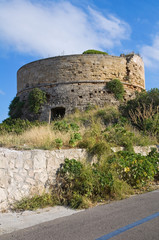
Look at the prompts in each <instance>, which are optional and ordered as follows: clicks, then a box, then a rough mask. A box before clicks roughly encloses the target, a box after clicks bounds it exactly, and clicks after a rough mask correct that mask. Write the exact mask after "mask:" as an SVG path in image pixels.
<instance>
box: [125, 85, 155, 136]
mask: <svg viewBox="0 0 159 240" xmlns="http://www.w3.org/2000/svg"><path fill="white" fill-rule="evenodd" d="M121 111H122V113H123V115H124V116H126V117H127V118H129V119H130V120H131V122H132V124H133V125H135V126H136V127H137V128H138V129H140V130H142V131H144V132H148V133H150V134H152V135H155V136H157V137H159V129H158V126H159V89H157V88H154V89H151V90H150V91H147V92H146V91H143V92H141V93H137V95H136V98H135V99H133V100H130V101H128V102H127V104H126V105H125V106H122V107H121Z"/></svg>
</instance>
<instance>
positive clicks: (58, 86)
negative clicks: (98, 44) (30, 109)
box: [17, 54, 145, 121]
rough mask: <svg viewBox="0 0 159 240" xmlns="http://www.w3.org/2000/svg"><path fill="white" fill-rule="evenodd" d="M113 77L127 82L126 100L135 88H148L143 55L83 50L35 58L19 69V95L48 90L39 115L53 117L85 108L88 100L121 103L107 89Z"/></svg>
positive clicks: (131, 95) (95, 102)
mask: <svg viewBox="0 0 159 240" xmlns="http://www.w3.org/2000/svg"><path fill="white" fill-rule="evenodd" d="M112 79H119V80H120V81H121V82H122V83H123V84H124V88H125V99H126V100H127V99H129V98H132V97H133V96H134V93H135V91H141V90H142V89H145V77H144V64H143V61H142V59H141V58H140V57H139V56H138V55H135V54H130V55H127V56H122V57H115V56H109V55H102V54H91V55H90V54H83V55H70V56H61V57H53V58H48V59H42V60H39V61H35V62H32V63H29V64H27V65H25V66H23V67H22V68H20V69H19V71H18V73H17V96H19V97H20V99H21V100H23V101H25V100H26V99H27V97H28V94H29V92H30V91H31V90H32V89H33V88H40V89H41V90H43V91H45V92H46V94H47V103H46V104H45V105H44V106H43V107H42V109H41V112H40V114H39V115H38V117H37V118H38V119H39V120H44V121H50V119H51V118H54V116H56V115H61V116H62V115H64V114H67V113H71V112H72V111H73V110H74V109H75V108H78V109H80V110H84V109H85V108H86V107H87V106H88V104H91V105H99V106H101V107H102V106H103V105H104V104H105V103H108V104H115V105H116V104H117V105H118V104H119V103H118V101H117V100H116V99H115V98H114V96H113V94H111V93H109V92H108V91H107V89H106V83H107V82H109V81H110V80H112ZM24 112H25V111H24ZM26 115H27V114H26ZM24 117H25V113H24ZM26 118H29V116H26Z"/></svg>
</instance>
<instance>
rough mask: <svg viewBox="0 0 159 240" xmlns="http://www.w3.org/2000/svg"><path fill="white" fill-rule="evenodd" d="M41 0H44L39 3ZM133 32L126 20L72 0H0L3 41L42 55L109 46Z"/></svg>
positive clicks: (19, 48)
mask: <svg viewBox="0 0 159 240" xmlns="http://www.w3.org/2000/svg"><path fill="white" fill-rule="evenodd" d="M38 2H41V3H38ZM129 35H130V27H129V25H128V24H127V23H125V22H124V21H121V20H120V19H118V18H116V17H114V16H112V15H110V16H104V15H102V14H101V13H100V12H97V11H95V10H93V9H92V8H88V9H87V10H85V11H84V10H82V9H81V8H79V7H76V6H74V5H72V4H71V3H69V2H66V1H63V2H59V3H57V1H54V2H48V1H37V2H35V1H31V0H8V1H3V0H0V40H1V41H2V42H5V44H7V45H9V46H10V47H11V48H12V49H14V50H16V51H19V52H25V53H30V54H38V55H40V56H42V57H48V56H52V55H60V54H62V53H63V52H64V54H71V53H82V52H83V51H84V50H86V49H91V48H94V49H109V48H113V47H114V46H116V45H118V44H121V41H122V40H123V39H127V38H128V37H129Z"/></svg>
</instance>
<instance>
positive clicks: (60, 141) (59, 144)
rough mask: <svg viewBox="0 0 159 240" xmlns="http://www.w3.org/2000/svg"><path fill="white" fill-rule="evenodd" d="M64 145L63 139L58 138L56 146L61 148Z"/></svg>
mask: <svg viewBox="0 0 159 240" xmlns="http://www.w3.org/2000/svg"><path fill="white" fill-rule="evenodd" d="M62 145H63V141H62V139H60V138H56V139H55V147H56V148H58V149H60V148H61V147H62Z"/></svg>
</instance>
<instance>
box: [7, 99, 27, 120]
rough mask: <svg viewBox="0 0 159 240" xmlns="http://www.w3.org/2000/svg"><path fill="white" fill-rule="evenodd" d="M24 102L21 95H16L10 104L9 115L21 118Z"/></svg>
mask: <svg viewBox="0 0 159 240" xmlns="http://www.w3.org/2000/svg"><path fill="white" fill-rule="evenodd" d="M23 106H24V102H23V101H20V98H19V97H15V98H14V99H13V100H12V102H11V103H10V105H9V113H8V114H9V116H10V117H12V118H20V117H21V115H22V108H23Z"/></svg>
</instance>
